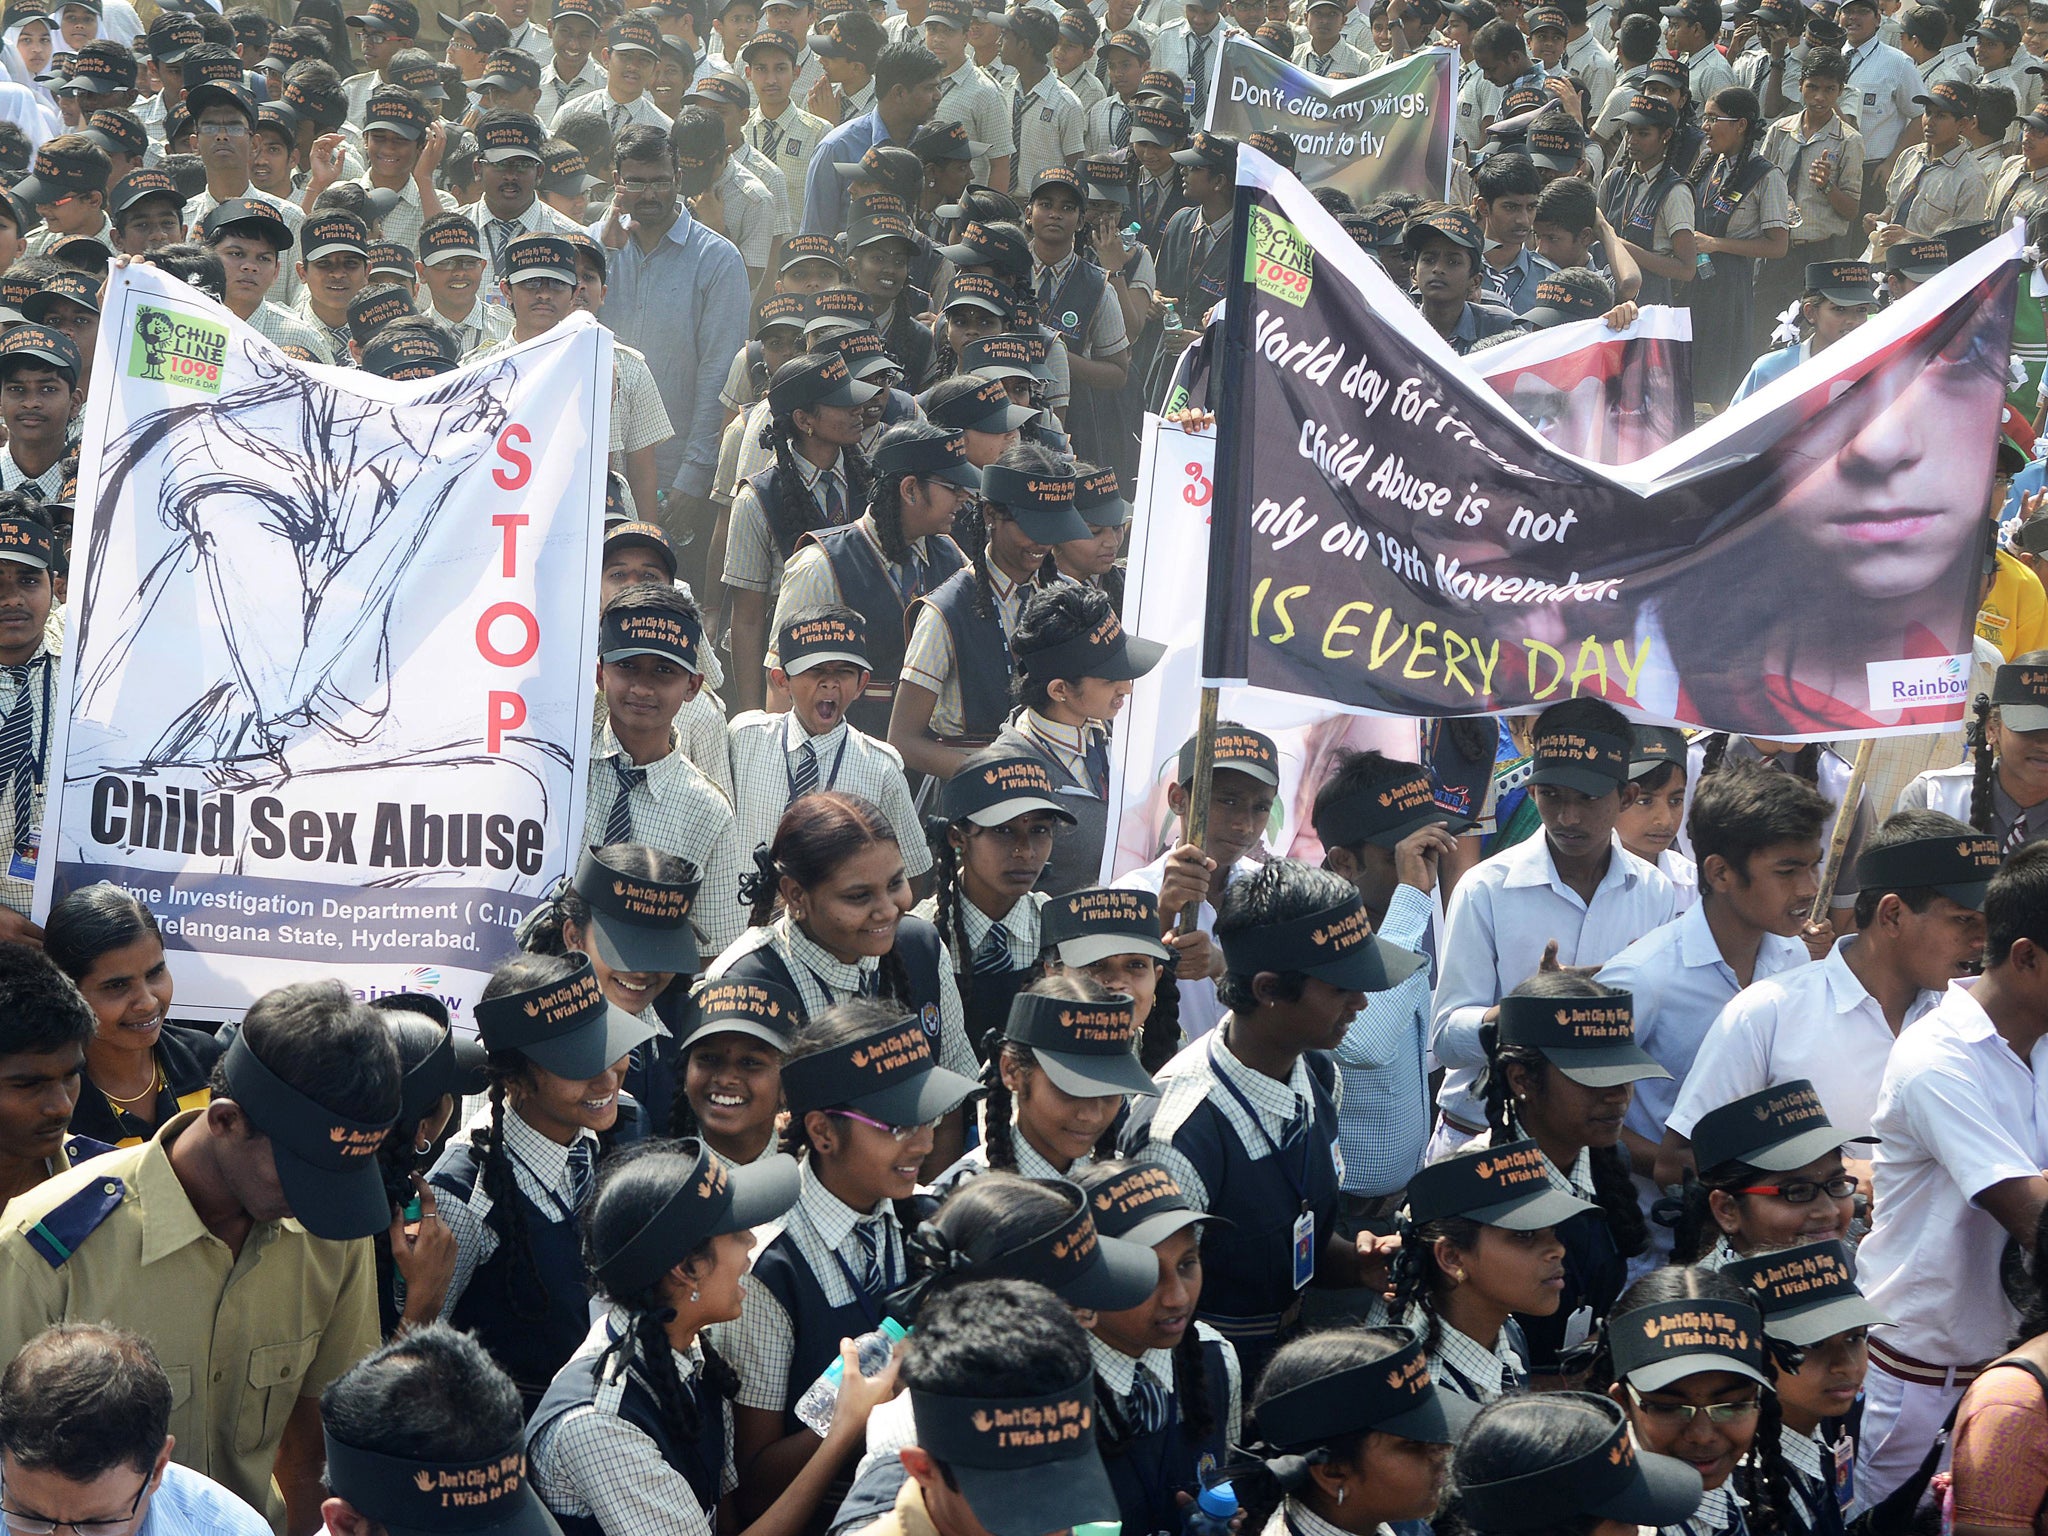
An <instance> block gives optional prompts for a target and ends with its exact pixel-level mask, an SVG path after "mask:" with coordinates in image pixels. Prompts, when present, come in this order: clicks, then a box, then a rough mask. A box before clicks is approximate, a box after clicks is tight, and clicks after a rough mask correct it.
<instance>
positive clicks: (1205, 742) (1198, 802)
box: [1178, 688, 1218, 933]
mask: <svg viewBox="0 0 2048 1536" xmlns="http://www.w3.org/2000/svg"><path fill="white" fill-rule="evenodd" d="M1217 692H1218V690H1217V689H1214V688H1204V689H1203V690H1202V712H1201V717H1200V720H1199V722H1198V723H1197V724H1196V726H1195V779H1194V782H1193V783H1192V784H1190V785H1189V786H1188V814H1187V818H1186V820H1187V840H1188V841H1189V842H1190V843H1192V844H1194V846H1195V847H1197V848H1199V847H1201V846H1202V840H1203V839H1204V838H1206V837H1207V836H1208V835H1209V790H1210V786H1211V785H1213V784H1214V783H1215V782H1216V761H1215V759H1216V695H1217ZM1201 906H1202V904H1201V903H1200V902H1198V901H1191V902H1189V903H1188V904H1187V905H1186V906H1184V907H1182V908H1181V909H1180V923H1179V925H1178V931H1179V932H1181V933H1193V932H1194V931H1195V924H1196V919H1197V918H1198V917H1199V916H1200V913H1201Z"/></svg>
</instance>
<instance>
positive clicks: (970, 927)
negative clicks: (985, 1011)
mask: <svg viewBox="0 0 2048 1536" xmlns="http://www.w3.org/2000/svg"><path fill="white" fill-rule="evenodd" d="M1049 899H1050V898H1048V897H1047V896H1046V894H1045V893H1044V892H1043V891H1027V892H1025V893H1024V894H1023V895H1022V896H1019V897H1018V898H1017V899H1016V900H1015V901H1014V902H1012V903H1011V904H1010V910H1009V911H1007V912H1005V913H1004V914H1003V915H1002V916H1001V917H1000V918H995V917H990V916H989V915H988V914H987V913H986V912H984V911H982V910H981V908H979V907H977V906H976V905H975V904H974V903H973V902H971V901H969V900H968V899H967V897H966V894H965V893H964V892H963V893H959V894H958V895H957V897H956V903H957V905H958V907H959V911H960V920H961V924H962V926H963V927H964V928H965V929H966V930H967V953H966V954H964V955H956V954H954V953H953V934H952V932H951V931H950V930H947V929H941V930H940V932H939V939H940V942H941V943H942V944H943V945H944V946H945V949H946V955H947V960H948V968H949V969H951V970H953V971H954V972H955V973H956V974H957V973H958V972H961V971H964V970H969V969H971V968H972V966H973V962H974V959H975V957H976V956H978V955H979V954H980V953H981V952H982V950H983V949H984V948H985V947H988V946H990V944H991V939H990V935H991V934H994V935H996V936H998V937H999V938H1000V940H1001V942H1002V947H1003V954H1004V957H1005V958H1006V959H1007V960H1008V961H1009V968H1010V969H1011V970H1013V971H1028V970H1030V969H1031V968H1032V967H1033V966H1035V965H1036V964H1038V952H1039V950H1040V949H1041V948H1042V947H1043V946H1042V945H1041V944H1040V942H1039V937H1038V912H1039V908H1041V907H1043V906H1044V905H1045V904H1046V902H1047V901H1048V900H1049ZM910 910H911V913H912V915H913V916H916V917H921V918H923V919H924V920H925V921H926V922H928V923H932V924H937V922H938V920H939V919H938V911H939V899H938V898H937V897H936V896H927V897H925V899H924V900H923V901H920V902H919V903H918V904H917V905H916V906H914V907H912V908H911V909H910Z"/></svg>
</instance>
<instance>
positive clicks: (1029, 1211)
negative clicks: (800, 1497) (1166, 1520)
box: [832, 1172, 1237, 1531]
mask: <svg viewBox="0 0 2048 1536" xmlns="http://www.w3.org/2000/svg"><path fill="white" fill-rule="evenodd" d="M1099 1202H1100V1191H1097V1193H1096V1194H1094V1195H1090V1194H1088V1193H1086V1192H1084V1191H1083V1190H1082V1189H1081V1187H1080V1186H1078V1185H1076V1184H1073V1183H1070V1182H1068V1181H1067V1180H1065V1179H1025V1178H1019V1177H1018V1176H1017V1175H1016V1174H1013V1173H1002V1172H991V1173H985V1174H983V1175H982V1176H981V1177H980V1178H976V1179H969V1180H968V1181H967V1182H966V1183H965V1184H962V1185H961V1186H960V1187H959V1188H957V1189H955V1190H954V1191H953V1193H952V1194H950V1195H948V1196H947V1197H946V1199H945V1201H944V1202H943V1203H942V1204H941V1205H940V1206H939V1208H938V1209H937V1210H936V1211H934V1212H932V1213H931V1214H930V1215H929V1216H927V1217H926V1218H925V1219H924V1220H923V1221H921V1222H919V1223H918V1225H917V1228H916V1230H915V1231H913V1232H911V1233H910V1235H909V1237H908V1238H907V1239H906V1240H905V1243H904V1247H905V1249H906V1251H907V1253H908V1256H909V1272H910V1282H909V1283H908V1284H907V1285H905V1286H904V1287H903V1288H902V1289H900V1290H898V1291H897V1292H896V1293H895V1294H893V1295H892V1296H890V1298H889V1315H890V1316H891V1317H894V1318H895V1319H896V1320H897V1321H899V1322H901V1323H903V1324H905V1325H906V1326H910V1325H915V1324H916V1323H917V1321H918V1320H919V1318H920V1317H922V1315H923V1309H924V1307H925V1306H926V1305H927V1304H928V1303H929V1302H931V1301H933V1300H935V1299H937V1298H939V1297H943V1296H945V1295H947V1294H949V1293H951V1292H953V1291H956V1290H958V1289H959V1288H960V1287H961V1286H963V1285H966V1284H968V1283H970V1282H972V1281H980V1280H1028V1281H1032V1282H1033V1283H1035V1284H1038V1285H1042V1286H1044V1287H1045V1288H1046V1289H1047V1290H1049V1291H1051V1292H1052V1293H1053V1294H1054V1295H1055V1296H1057V1297H1059V1299H1060V1300H1061V1301H1063V1302H1065V1303H1066V1304H1067V1305H1068V1306H1069V1307H1072V1308H1074V1309H1075V1310H1076V1311H1077V1312H1089V1313H1093V1314H1095V1316H1096V1317H1097V1318H1098V1319H1099V1318H1101V1317H1102V1316H1103V1315H1105V1314H1110V1315H1118V1316H1121V1315H1122V1314H1124V1313H1127V1312H1132V1311H1135V1310H1137V1309H1140V1308H1142V1307H1143V1306H1144V1305H1145V1303H1146V1299H1147V1298H1148V1297H1149V1296H1151V1295H1153V1294H1154V1293H1155V1292H1156V1290H1157V1287H1158V1282H1159V1264H1158V1260H1157V1256H1156V1254H1155V1253H1154V1251H1153V1250H1150V1249H1148V1248H1146V1247H1143V1246H1141V1245H1140V1244H1139V1242H1138V1241H1137V1240H1136V1239H1134V1238H1130V1237H1116V1236H1112V1235H1111V1234H1110V1232H1109V1231H1108V1229H1107V1228H1106V1227H1104V1228H1101V1229H1098V1228H1097V1226H1096V1224H1095V1217H1096V1216H1097V1215H1102V1216H1104V1217H1108V1216H1109V1215H1110V1214H1111V1213H1109V1212H1108V1211H1105V1210H1103V1209H1102V1207H1101V1205H1100V1203H1099ZM1112 1203H1114V1202H1112ZM1095 1353H1096V1355H1097V1358H1098V1360H1099V1359H1100V1357H1101V1351H1100V1350H1096V1351H1095ZM1206 1379H1207V1378H1205V1382H1206ZM1234 1380H1235V1378H1234V1377H1233V1378H1232V1381H1233V1382H1234ZM1202 1390H1203V1391H1204V1392H1206V1391H1207V1387H1206V1385H1204V1387H1203V1388H1202ZM1236 1402H1237V1399H1236V1395H1235V1393H1234V1392H1232V1393H1231V1394H1230V1395H1229V1401H1228V1403H1227V1404H1226V1414H1227V1417H1228V1419H1229V1420H1231V1421H1234V1420H1235V1417H1236ZM915 1444H917V1430H916V1427H915V1425H914V1424H913V1423H912V1421H911V1413H910V1403H909V1401H908V1399H907V1398H904V1397H898V1398H896V1399H894V1400H893V1401H891V1402H889V1403H886V1404H884V1405H883V1406H882V1407H881V1408H879V1409H877V1410H876V1411H875V1413H874V1415H873V1417H872V1418H871V1419H870V1420H869V1421H868V1450H867V1455H866V1456H864V1457H862V1458H861V1462H860V1466H859V1467H858V1468H857V1469H856V1470H855V1472H854V1477H853V1485H852V1487H851V1488H850V1489H849V1490H848V1492H847V1495H846V1498H845V1500H844V1502H842V1503H841V1505H840V1507H839V1513H838V1515H837V1517H836V1518H835V1519H834V1520H833V1522H832V1528H833V1529H834V1530H835V1531H854V1530H860V1529H862V1528H864V1527H865V1526H866V1524H867V1523H868V1522H869V1521H871V1520H874V1519H877V1518H879V1517H880V1516H882V1515H884V1514H886V1513H887V1512H888V1511H889V1510H890V1509H891V1508H892V1507H893V1506H894V1505H895V1502H896V1496H897V1494H898V1493H900V1492H901V1491H902V1489H903V1485H904V1481H905V1477H906V1474H905V1471H904V1467H903V1463H902V1461H901V1459H899V1458H898V1456H897V1454H896V1453H897V1452H898V1451H899V1450H900V1449H902V1448H903V1447H905V1446H909V1445H915ZM1147 1529H1148V1530H1151V1529H1155V1528H1154V1527H1147Z"/></svg>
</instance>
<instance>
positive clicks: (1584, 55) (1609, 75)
mask: <svg viewBox="0 0 2048 1536" xmlns="http://www.w3.org/2000/svg"><path fill="white" fill-rule="evenodd" d="M1563 63H1564V71H1565V73H1566V74H1568V75H1570V76H1572V77H1573V78H1574V79H1575V80H1577V81H1578V82H1579V84H1580V85H1582V86H1584V87H1585V88H1586V100H1588V101H1600V102H1604V101H1606V100H1607V93H1608V92H1609V91H1611V90H1613V89H1614V81H1615V72H1614V55H1613V54H1611V53H1609V52H1608V51H1607V50H1606V48H1605V47H1603V46H1602V45H1601V42H1600V39H1599V38H1597V37H1595V36H1594V35H1593V32H1592V30H1591V29H1590V28H1588V30H1586V31H1584V32H1581V33H1580V34H1579V35H1578V36H1577V37H1575V38H1573V39H1571V41H1569V42H1567V43H1566V44H1565V45H1564V60H1563Z"/></svg>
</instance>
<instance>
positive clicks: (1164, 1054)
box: [1038, 885, 1181, 1073]
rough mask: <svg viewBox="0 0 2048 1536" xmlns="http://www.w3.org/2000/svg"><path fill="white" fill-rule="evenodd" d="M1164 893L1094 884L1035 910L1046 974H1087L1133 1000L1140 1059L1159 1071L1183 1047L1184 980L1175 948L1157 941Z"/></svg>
mask: <svg viewBox="0 0 2048 1536" xmlns="http://www.w3.org/2000/svg"><path fill="white" fill-rule="evenodd" d="M1161 928H1162V925H1161V923H1160V920H1159V898H1158V897H1157V896H1156V895H1154V894H1153V893H1152V892H1151V891H1138V890H1126V889H1124V888H1122V887H1117V886H1107V885H1097V886H1090V887H1088V888H1087V889H1085V890H1079V891H1068V892H1067V893H1066V894H1065V895H1062V896H1054V897H1052V898H1051V899H1050V900H1048V901H1047V902H1046V903H1045V905H1043V906H1042V907H1040V908H1039V909H1038V937H1039V940H1040V941H1041V942H1042V943H1043V944H1044V946H1045V947H1044V949H1042V950H1041V951H1040V952H1039V963H1040V965H1041V966H1042V967H1043V968H1044V970H1045V974H1046V975H1048V976H1059V975H1085V976H1086V977H1088V979H1089V980H1091V981H1093V982H1095V983H1096V984H1097V985H1098V986H1101V987H1106V988H1107V989H1108V990H1110V991H1111V992H1117V993H1121V994H1122V995H1123V996H1125V997H1128V998H1129V999H1130V1000H1131V1026H1132V1028H1134V1029H1135V1030H1136V1031H1137V1032H1138V1064H1139V1065H1140V1066H1142V1067H1143V1068H1144V1069H1145V1070H1146V1071H1147V1072H1152V1073H1156V1072H1158V1071H1159V1069H1160V1068H1161V1067H1163V1066H1165V1065H1166V1064H1167V1063H1168V1062H1169V1061H1171V1060H1173V1058H1174V1055H1175V1053H1177V1052H1178V1051H1179V1050H1180V1047H1181V1032H1180V985H1179V983H1178V982H1177V981H1175V979H1174V975H1173V964H1174V960H1173V951H1172V950H1170V949H1168V948H1167V947H1166V945H1165V944H1163V943H1162V942H1161V941H1160V938H1159V935H1160V932H1161Z"/></svg>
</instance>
